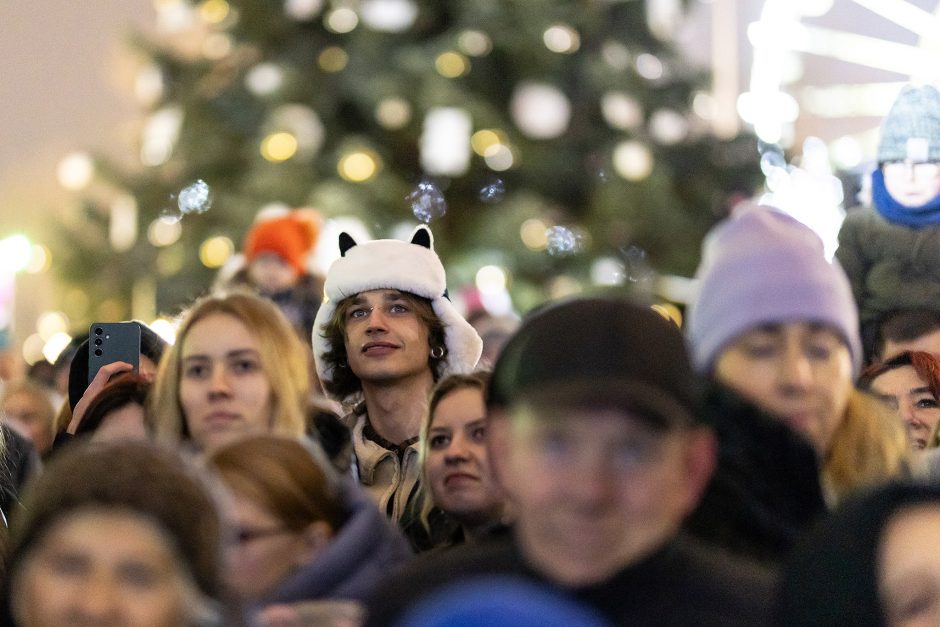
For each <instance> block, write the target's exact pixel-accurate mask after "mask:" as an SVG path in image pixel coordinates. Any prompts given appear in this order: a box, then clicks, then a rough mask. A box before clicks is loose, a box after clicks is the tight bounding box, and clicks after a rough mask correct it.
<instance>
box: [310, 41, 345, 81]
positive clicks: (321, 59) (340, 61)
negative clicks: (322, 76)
mask: <svg viewBox="0 0 940 627" xmlns="http://www.w3.org/2000/svg"><path fill="white" fill-rule="evenodd" d="M348 63H349V55H348V54H346V51H345V50H343V49H342V48H340V47H338V46H330V47H329V48H324V49H323V52H321V53H320V55H319V56H318V57H317V64H318V65H319V66H320V69H321V70H323V71H324V72H330V73H332V74H335V73H337V72H342V71H343V70H345V69H346V64H348Z"/></svg>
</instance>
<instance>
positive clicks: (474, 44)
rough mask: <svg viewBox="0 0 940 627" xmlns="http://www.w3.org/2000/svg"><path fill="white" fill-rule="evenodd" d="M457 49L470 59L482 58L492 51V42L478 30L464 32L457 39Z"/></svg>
mask: <svg viewBox="0 0 940 627" xmlns="http://www.w3.org/2000/svg"><path fill="white" fill-rule="evenodd" d="M457 47H459V48H460V50H461V51H462V52H463V53H464V54H467V55H470V56H471V57H482V56H486V55H488V54H489V53H490V51H491V50H493V41H492V40H491V39H490V37H489V35H487V34H486V33H483V32H480V31H478V30H465V31H464V32H462V33H460V36H458V37H457Z"/></svg>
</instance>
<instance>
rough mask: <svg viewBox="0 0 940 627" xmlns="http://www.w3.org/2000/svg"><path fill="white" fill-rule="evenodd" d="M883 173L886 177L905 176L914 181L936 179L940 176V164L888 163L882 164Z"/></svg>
mask: <svg viewBox="0 0 940 627" xmlns="http://www.w3.org/2000/svg"><path fill="white" fill-rule="evenodd" d="M881 171H882V172H884V173H885V174H886V175H894V176H904V177H906V178H910V179H913V180H924V179H932V178H935V177H936V176H937V175H938V174H940V163H937V162H935V161H923V162H917V163H914V162H912V161H888V162H885V163H884V164H882V166H881Z"/></svg>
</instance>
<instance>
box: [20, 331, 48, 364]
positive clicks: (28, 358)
mask: <svg viewBox="0 0 940 627" xmlns="http://www.w3.org/2000/svg"><path fill="white" fill-rule="evenodd" d="M45 345H46V342H45V341H44V340H43V339H42V338H41V337H39V334H38V333H33V334H32V335H30V336H29V337H27V338H26V339H25V340H23V361H25V362H26V365H28V366H32V365H33V364H35V363H38V362H40V361H42V360H43V359H46V357H45V355H43V352H42V349H43V348H44V347H45ZM47 361H48V360H47ZM50 363H51V362H50Z"/></svg>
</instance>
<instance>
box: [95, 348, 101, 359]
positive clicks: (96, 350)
mask: <svg viewBox="0 0 940 627" xmlns="http://www.w3.org/2000/svg"><path fill="white" fill-rule="evenodd" d="M95 357H101V349H100V348H96V349H95Z"/></svg>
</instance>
